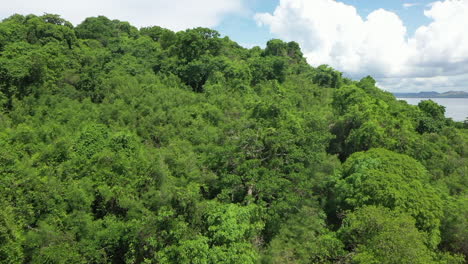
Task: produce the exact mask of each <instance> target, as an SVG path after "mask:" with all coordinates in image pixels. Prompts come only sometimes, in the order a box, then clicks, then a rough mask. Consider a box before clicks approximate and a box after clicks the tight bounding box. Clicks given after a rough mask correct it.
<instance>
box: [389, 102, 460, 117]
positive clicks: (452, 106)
mask: <svg viewBox="0 0 468 264" xmlns="http://www.w3.org/2000/svg"><path fill="white" fill-rule="evenodd" d="M397 99H398V100H405V101H406V102H408V104H412V105H417V104H418V103H419V102H420V101H422V100H429V99H431V100H432V101H434V102H436V103H438V104H440V105H443V106H445V116H446V117H451V118H452V119H453V120H455V121H464V120H465V119H466V118H467V117H468V98H397Z"/></svg>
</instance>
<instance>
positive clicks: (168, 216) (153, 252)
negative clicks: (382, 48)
mask: <svg viewBox="0 0 468 264" xmlns="http://www.w3.org/2000/svg"><path fill="white" fill-rule="evenodd" d="M375 85H376V82H375V80H374V79H373V78H372V77H370V76H368V77H365V78H363V79H362V80H360V81H353V80H350V79H348V78H343V77H342V73H340V72H338V71H336V70H334V69H333V68H331V67H329V66H327V65H322V66H319V67H317V68H314V67H311V66H310V65H308V64H307V63H306V60H305V58H304V57H303V54H302V52H301V50H300V47H299V45H298V44H297V43H296V42H288V43H287V42H283V41H281V40H278V39H273V40H270V41H268V43H267V44H266V48H265V49H262V48H260V47H254V48H252V49H245V48H243V47H241V46H239V45H238V44H237V43H235V42H233V41H231V40H230V39H229V38H227V37H224V38H221V37H220V34H219V33H218V32H216V31H214V30H212V29H207V28H194V29H189V30H186V31H181V32H172V31H170V30H168V29H164V28H161V27H158V26H154V27H147V28H141V29H137V28H135V27H133V26H131V25H130V24H129V23H127V22H122V21H118V20H111V19H108V18H106V17H103V16H99V17H91V18H87V19H85V21H83V23H81V24H80V25H77V26H76V27H74V26H73V25H72V24H71V23H69V22H67V21H66V20H64V19H62V18H61V17H60V16H58V15H54V14H44V15H42V16H35V15H27V16H23V15H13V16H11V17H9V18H6V19H4V20H3V21H2V22H1V23H0V207H1V208H2V210H1V211H0V262H2V263H200V264H201V263H462V261H463V257H462V256H466V255H467V246H466V245H467V241H466V237H467V234H466V219H467V216H466V207H467V206H466V194H467V188H466V185H467V183H468V176H467V175H468V174H467V171H468V169H467V164H468V132H467V130H466V126H464V125H463V124H462V123H460V122H454V121H450V120H447V119H446V118H445V117H444V109H443V107H441V106H439V105H437V104H435V103H434V102H431V101H426V102H422V103H421V104H420V105H419V106H418V107H416V106H410V105H408V104H406V103H404V102H401V101H397V100H396V99H395V98H394V97H393V95H391V94H389V93H387V92H383V91H382V90H380V89H379V88H378V87H376V86H375ZM365 151H367V152H365ZM439 242H440V243H439ZM457 254H459V255H457Z"/></svg>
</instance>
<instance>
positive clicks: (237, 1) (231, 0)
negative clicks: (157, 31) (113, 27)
mask: <svg viewBox="0 0 468 264" xmlns="http://www.w3.org/2000/svg"><path fill="white" fill-rule="evenodd" d="M244 9H245V8H244V0H197V1H192V0H172V1H166V0H117V1H116V0H98V1H96V0H81V1H75V0H73V1H72V0H41V1H37V0H15V1H5V3H2V6H1V7H0V17H3V18H5V17H7V16H10V15H11V14H14V13H19V14H43V13H53V14H60V15H61V16H62V17H64V18H65V19H67V20H69V21H70V22H72V23H74V24H75V25H76V24H79V23H80V22H82V21H83V20H84V19H85V18H86V17H90V16H97V15H104V16H107V17H109V18H112V19H119V20H123V21H129V22H131V23H132V24H133V25H136V26H140V27H141V26H151V25H158V26H162V27H166V28H170V29H172V30H176V31H178V30H183V29H186V28H192V27H197V26H203V27H214V26H216V25H218V24H219V23H220V21H221V19H222V18H223V17H224V16H225V15H227V14H230V13H237V12H244Z"/></svg>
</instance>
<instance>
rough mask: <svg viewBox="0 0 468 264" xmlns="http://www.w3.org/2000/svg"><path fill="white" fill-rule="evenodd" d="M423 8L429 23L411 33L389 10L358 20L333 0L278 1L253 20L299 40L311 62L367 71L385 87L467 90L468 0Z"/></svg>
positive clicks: (358, 72) (355, 71)
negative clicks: (269, 11)
mask: <svg viewBox="0 0 468 264" xmlns="http://www.w3.org/2000/svg"><path fill="white" fill-rule="evenodd" d="M427 8H428V9H427V10H425V11H424V14H425V15H426V16H427V17H428V18H430V19H431V20H432V22H431V23H430V24H428V25H425V26H421V27H419V28H418V29H417V30H416V32H415V33H414V34H413V35H412V36H408V34H407V30H406V27H405V25H404V23H403V22H402V20H401V19H400V18H399V17H398V15H397V14H395V13H394V12H390V11H386V10H383V9H378V10H375V11H373V12H371V13H370V14H369V15H368V16H367V17H366V18H363V17H361V16H360V15H359V14H358V13H357V11H356V9H355V8H354V7H353V6H350V5H346V4H344V3H341V2H337V1H334V0H314V1H308V0H281V1H280V3H279V5H278V7H277V8H276V10H275V11H274V13H273V14H269V13H261V14H256V15H255V19H256V21H257V23H258V24H259V25H264V26H268V27H269V29H270V31H271V32H272V33H273V34H275V35H277V36H279V37H281V38H284V39H287V40H294V41H297V42H299V43H300V44H301V46H302V48H303V51H304V54H305V55H306V57H307V59H308V61H309V63H311V64H312V65H315V66H316V65H320V64H329V65H331V66H333V67H335V68H337V69H339V70H341V71H344V72H345V73H347V74H348V75H349V76H351V77H354V78H360V77H362V76H365V75H367V74H371V75H373V76H375V77H377V79H378V80H379V84H382V86H384V87H386V88H388V89H391V90H421V89H429V88H431V87H435V88H437V89H439V90H446V88H447V89H448V87H450V88H453V89H462V90H467V89H468V70H467V69H468V34H466V29H465V27H466V26H467V25H468V0H445V1H438V2H434V3H432V4H431V5H430V6H428V7H427ZM463 80H464V81H463ZM444 85H446V86H447V87H445V88H444ZM457 85H458V86H457ZM464 85H466V86H464Z"/></svg>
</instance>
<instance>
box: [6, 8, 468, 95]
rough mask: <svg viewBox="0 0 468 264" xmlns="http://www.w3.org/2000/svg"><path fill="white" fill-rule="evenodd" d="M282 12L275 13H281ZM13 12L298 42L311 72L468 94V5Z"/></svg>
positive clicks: (392, 87)
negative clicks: (323, 69) (324, 68)
mask: <svg viewBox="0 0 468 264" xmlns="http://www.w3.org/2000/svg"><path fill="white" fill-rule="evenodd" d="M275 11H276V12H275ZM14 13H19V14H38V15H40V14H43V13H53V14H60V15H61V16H62V17H63V18H65V19H67V20H69V21H70V22H72V23H73V24H75V25H77V24H79V23H80V22H81V21H83V20H84V19H85V18H86V17H91V16H98V15H104V16H107V17H109V18H111V19H119V20H123V21H128V22H130V23H131V24H133V25H135V26H137V27H143V26H152V25H158V26H162V27H166V28H169V29H172V30H174V31H179V30H185V29H187V28H193V27H199V26H202V27H209V28H214V29H216V30H218V31H219V32H220V33H221V34H222V35H224V36H229V37H230V38H231V39H233V40H235V41H237V42H238V43H239V44H241V45H243V46H244V47H252V46H255V45H259V46H262V47H263V46H264V45H265V44H266V42H267V41H268V40H270V39H272V38H280V39H283V40H285V41H296V42H298V43H299V44H300V46H301V49H302V51H303V53H304V56H305V57H306V59H307V61H308V62H309V63H310V64H311V65H312V66H318V65H320V64H328V65H330V66H332V67H334V68H336V69H338V70H340V71H342V72H343V73H344V74H345V76H347V77H350V78H353V79H359V78H362V77H364V76H366V75H372V76H373V77H375V78H376V79H377V81H378V85H379V86H380V87H381V88H383V89H386V90H389V91H394V92H409V91H439V92H444V91H449V90H462V91H467V92H468V34H466V27H468V0H439V1H434V2H433V1H428V0H197V1H194V0H171V1H167V0H119V1H115V0H99V1H96V0H80V1H76V0H40V1H39V0H15V1H3V3H2V5H0V19H2V18H6V17H8V16H10V15H12V14H14Z"/></svg>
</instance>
